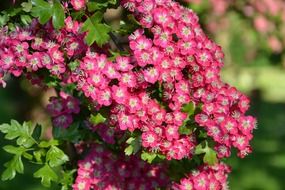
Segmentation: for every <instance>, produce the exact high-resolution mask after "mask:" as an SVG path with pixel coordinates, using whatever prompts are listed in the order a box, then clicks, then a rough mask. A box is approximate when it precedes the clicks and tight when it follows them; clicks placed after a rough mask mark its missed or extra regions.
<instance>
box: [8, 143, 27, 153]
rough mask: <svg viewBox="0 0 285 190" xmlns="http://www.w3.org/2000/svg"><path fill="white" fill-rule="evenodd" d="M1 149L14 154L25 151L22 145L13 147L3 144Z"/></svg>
mask: <svg viewBox="0 0 285 190" xmlns="http://www.w3.org/2000/svg"><path fill="white" fill-rule="evenodd" d="M3 149H4V150H5V151H6V152H8V153H10V154H15V155H22V154H23V153H24V152H25V151H27V149H26V148H24V147H15V146H12V145H7V146H4V147H3Z"/></svg>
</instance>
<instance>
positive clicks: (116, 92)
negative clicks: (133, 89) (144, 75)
mask: <svg viewBox="0 0 285 190" xmlns="http://www.w3.org/2000/svg"><path fill="white" fill-rule="evenodd" d="M112 97H113V98H114V100H115V101H116V102H117V103H119V104H123V103H125V102H126V100H127V99H128V97H129V93H128V91H127V88H126V87H124V86H115V85H114V86H112Z"/></svg>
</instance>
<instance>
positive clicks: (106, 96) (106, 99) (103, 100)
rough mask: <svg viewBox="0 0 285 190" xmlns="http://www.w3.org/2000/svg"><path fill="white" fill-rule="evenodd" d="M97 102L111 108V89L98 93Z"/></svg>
mask: <svg viewBox="0 0 285 190" xmlns="http://www.w3.org/2000/svg"><path fill="white" fill-rule="evenodd" d="M97 101H98V103H99V104H101V105H104V106H110V105H111V104H112V92H111V90H110V89H109V88H105V89H103V90H100V91H99V92H98V98H97Z"/></svg>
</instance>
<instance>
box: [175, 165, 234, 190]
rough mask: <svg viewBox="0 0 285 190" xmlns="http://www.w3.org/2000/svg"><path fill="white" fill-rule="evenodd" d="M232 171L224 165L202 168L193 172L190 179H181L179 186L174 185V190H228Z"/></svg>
mask: <svg viewBox="0 0 285 190" xmlns="http://www.w3.org/2000/svg"><path fill="white" fill-rule="evenodd" d="M229 172H230V169H229V167H228V166H227V165H225V164H224V163H220V164H216V165H215V166H201V167H200V168H199V169H197V170H194V171H192V173H191V174H189V176H188V178H183V179H181V181H180V183H179V184H174V185H173V187H172V188H173V189H174V190H189V189H190V190H191V189H196V190H206V189H207V190H227V189H228V184H227V177H228V173H229Z"/></svg>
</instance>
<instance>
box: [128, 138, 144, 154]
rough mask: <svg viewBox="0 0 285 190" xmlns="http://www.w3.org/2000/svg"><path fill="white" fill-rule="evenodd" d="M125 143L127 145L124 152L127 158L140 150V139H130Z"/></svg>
mask: <svg viewBox="0 0 285 190" xmlns="http://www.w3.org/2000/svg"><path fill="white" fill-rule="evenodd" d="M126 143H127V144H129V146H127V148H126V149H125V151H124V152H125V154H126V155H127V156H130V155H132V154H136V153H137V152H138V151H139V150H140V149H141V137H130V138H129V139H128V140H127V141H126Z"/></svg>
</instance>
